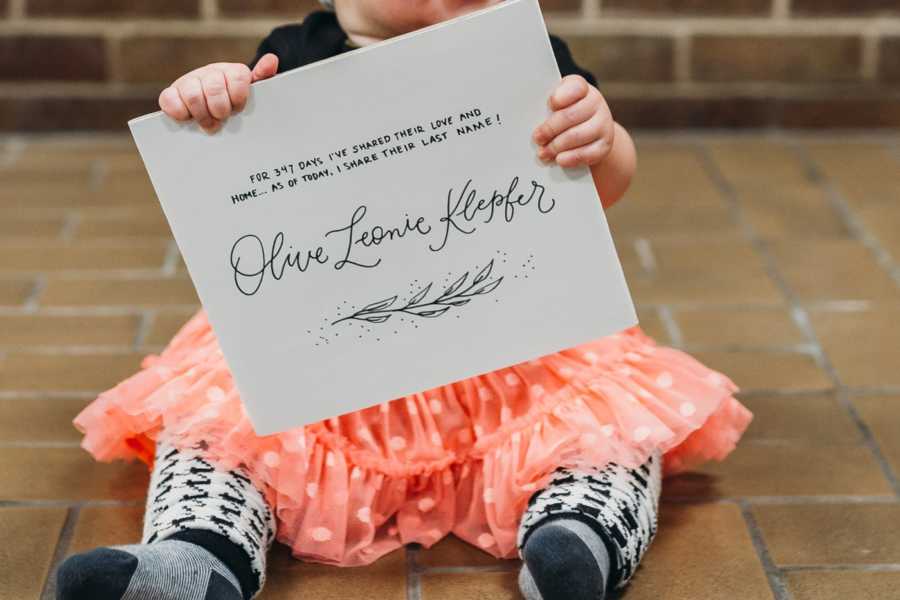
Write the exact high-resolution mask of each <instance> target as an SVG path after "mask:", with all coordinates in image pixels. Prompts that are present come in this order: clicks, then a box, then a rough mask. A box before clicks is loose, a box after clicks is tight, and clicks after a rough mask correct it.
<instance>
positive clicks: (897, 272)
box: [792, 143, 900, 286]
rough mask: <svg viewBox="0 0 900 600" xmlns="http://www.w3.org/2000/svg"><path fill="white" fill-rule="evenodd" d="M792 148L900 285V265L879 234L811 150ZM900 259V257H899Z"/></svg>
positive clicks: (852, 233) (841, 215)
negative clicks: (859, 215)
mask: <svg viewBox="0 0 900 600" xmlns="http://www.w3.org/2000/svg"><path fill="white" fill-rule="evenodd" d="M792 149H793V151H794V153H795V154H796V156H797V157H798V158H799V160H800V162H801V164H802V165H803V167H804V168H805V169H806V173H807V177H809V179H810V181H812V182H813V183H815V184H817V185H819V186H821V187H822V188H824V190H825V196H826V199H827V200H828V203H829V204H830V205H831V208H832V209H833V210H834V211H835V212H836V213H837V216H838V217H839V218H840V219H841V220H842V221H843V222H844V225H845V226H846V227H847V230H848V231H849V232H850V237H852V238H853V239H856V240H857V241H859V242H861V243H862V244H863V245H864V246H865V247H866V248H868V249H869V251H870V252H872V254H874V255H875V260H876V262H877V263H878V265H879V266H880V267H882V268H883V269H885V270H886V271H887V272H888V274H889V275H890V276H891V277H892V278H893V279H894V282H895V283H896V284H897V285H898V286H900V265H898V264H896V263H895V262H894V261H893V260H892V257H891V255H890V253H889V252H888V251H887V250H886V249H885V248H884V246H882V245H881V242H880V241H879V240H878V236H876V235H874V234H873V233H872V232H871V231H869V229H868V228H867V227H866V226H865V224H864V222H863V220H862V219H860V218H859V217H857V216H856V214H854V212H853V209H851V208H850V204H849V203H848V202H847V200H846V198H845V197H844V195H843V194H842V193H841V191H840V190H839V189H838V186H837V185H835V183H834V182H833V181H831V179H829V178H828V177H827V176H826V175H825V173H824V172H823V170H822V169H821V168H820V167H819V165H818V164H816V162H815V161H814V160H813V158H812V156H810V155H809V152H808V151H807V150H806V148H805V147H803V146H802V145H800V144H797V143H794V144H792ZM897 259H898V260H900V257H897Z"/></svg>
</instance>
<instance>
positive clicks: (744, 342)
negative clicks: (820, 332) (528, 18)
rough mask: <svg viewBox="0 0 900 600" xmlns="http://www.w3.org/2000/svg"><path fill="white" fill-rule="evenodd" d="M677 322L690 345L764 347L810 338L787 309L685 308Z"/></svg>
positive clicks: (795, 342) (679, 312) (787, 344)
mask: <svg viewBox="0 0 900 600" xmlns="http://www.w3.org/2000/svg"><path fill="white" fill-rule="evenodd" d="M675 321H676V322H677V323H678V326H679V327H680V328H681V333H682V336H683V338H684V342H685V343H686V344H702V345H708V346H731V347H758V348H762V347H766V346H779V347H784V346H790V345H794V344H801V343H803V342H804V341H806V340H805V339H804V336H803V333H802V332H801V331H800V329H799V328H798V327H797V325H796V324H795V323H794V320H793V319H792V318H791V315H790V313H789V312H788V310H787V309H785V308H753V309H745V310H728V309H718V308H703V309H692V310H687V309H683V310H678V311H676V312H675Z"/></svg>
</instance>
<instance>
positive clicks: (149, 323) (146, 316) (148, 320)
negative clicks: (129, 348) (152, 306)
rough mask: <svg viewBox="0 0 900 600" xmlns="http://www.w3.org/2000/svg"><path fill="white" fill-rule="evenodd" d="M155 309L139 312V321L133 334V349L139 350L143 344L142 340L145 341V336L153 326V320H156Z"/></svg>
mask: <svg viewBox="0 0 900 600" xmlns="http://www.w3.org/2000/svg"><path fill="white" fill-rule="evenodd" d="M156 316H157V311H155V310H145V311H143V312H142V313H141V316H140V317H139V319H140V321H139V322H138V327H137V332H136V333H135V335H134V344H133V349H134V350H140V349H141V346H143V345H144V342H146V341H147V336H148V335H149V334H150V330H151V328H152V327H153V323H154V321H156Z"/></svg>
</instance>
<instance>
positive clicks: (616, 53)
mask: <svg viewBox="0 0 900 600" xmlns="http://www.w3.org/2000/svg"><path fill="white" fill-rule="evenodd" d="M566 41H567V42H568V44H569V48H570V49H571V50H572V55H573V56H574V57H575V59H576V61H578V64H579V65H581V66H582V67H584V68H585V69H587V70H588V71H590V72H592V73H593V74H594V75H595V76H596V77H597V79H599V80H600V81H603V82H607V81H647V82H660V81H671V80H672V77H673V61H672V54H673V52H674V42H673V40H672V39H671V38H668V37H662V36H640V35H610V36H590V37H589V36H570V37H568V38H567V39H566Z"/></svg>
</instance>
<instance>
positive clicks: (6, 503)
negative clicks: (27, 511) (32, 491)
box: [0, 499, 147, 508]
mask: <svg viewBox="0 0 900 600" xmlns="http://www.w3.org/2000/svg"><path fill="white" fill-rule="evenodd" d="M146 502H147V501H146V500H144V499H141V500H41V499H37V500H0V508H74V507H78V508H89V507H98V508H102V507H113V508H117V507H118V508H121V507H126V506H143V505H144V504H146Z"/></svg>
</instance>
